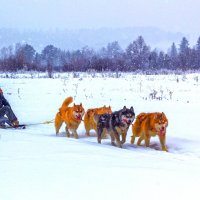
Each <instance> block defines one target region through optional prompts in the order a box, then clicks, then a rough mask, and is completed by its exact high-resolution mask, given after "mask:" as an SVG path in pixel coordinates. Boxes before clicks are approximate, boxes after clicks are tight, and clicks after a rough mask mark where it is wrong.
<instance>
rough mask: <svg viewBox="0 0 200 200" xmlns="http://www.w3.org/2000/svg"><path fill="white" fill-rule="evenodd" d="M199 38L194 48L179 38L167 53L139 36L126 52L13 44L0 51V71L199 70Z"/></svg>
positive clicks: (116, 47)
mask: <svg viewBox="0 0 200 200" xmlns="http://www.w3.org/2000/svg"><path fill="white" fill-rule="evenodd" d="M199 69H200V37H199V38H198V40H197V43H196V45H195V46H194V47H192V48H191V47H190V46H189V41H188V40H187V39H186V38H185V37H183V38H182V40H181V41H180V44H179V46H178V47H176V45H175V43H172V45H171V47H169V51H168V52H163V51H158V50H156V49H154V50H151V47H150V46H148V45H147V44H146V43H145V41H144V39H143V37H142V36H139V37H138V38H137V39H136V40H134V41H133V42H131V43H130V44H129V45H128V46H127V48H126V49H124V50H123V49H122V48H121V47H120V45H119V43H118V42H117V41H114V42H111V43H108V44H107V46H106V47H102V48H101V49H99V50H96V51H95V50H94V49H91V48H89V47H88V46H86V47H83V48H82V49H78V50H73V51H63V50H61V49H59V48H57V47H55V46H53V45H47V46H46V47H45V48H44V49H43V50H42V51H41V53H38V52H36V50H35V49H34V48H33V47H32V46H31V45H29V44H20V43H18V44H16V45H14V46H9V47H3V48H1V50H0V71H1V72H15V71H18V70H23V71H32V70H35V71H48V72H53V71H59V72H71V71H74V72H88V71H96V72H102V71H113V72H118V71H121V72H136V71H141V72H155V71H160V70H170V71H176V70H182V71H187V70H199Z"/></svg>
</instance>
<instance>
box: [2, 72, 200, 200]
mask: <svg viewBox="0 0 200 200" xmlns="http://www.w3.org/2000/svg"><path fill="white" fill-rule="evenodd" d="M0 77H1V78H0V87H1V88H2V89H3V91H4V96H5V97H6V98H7V100H8V101H9V102H10V104H11V105H12V108H13V110H14V112H15V113H16V115H17V116H18V119H19V121H20V122H21V123H24V124H37V125H30V126H27V128H26V129H25V130H10V129H7V130H4V129H0V199H1V200H79V199H80V200H108V199H109V200H111V199H128V200H129V199H130V200H133V199H154V200H157V199H159V200H160V199H162V200H163V199H168V200H170V199H174V200H175V199H176V200H179V199H181V200H183V199H187V200H188V199H193V200H194V199H199V192H198V191H199V185H200V129H199V123H200V117H199V116H200V115H199V113H200V75H199V74H188V75H132V74H120V76H119V77H118V78H117V77H116V75H109V74H104V75H100V74H90V75H88V74H57V75H55V78H54V79H49V78H45V77H43V76H42V75H41V76H40V75H39V74H35V75H34V74H32V75H24V74H19V75H18V76H12V77H11V78H4V77H5V76H4V75H3V74H2V75H1V76H0ZM16 77H17V78H16ZM68 96H72V97H73V98H74V102H75V103H76V104H79V103H81V102H82V104H83V106H84V108H85V110H87V109H88V108H93V107H99V106H103V105H107V106H108V105H110V106H111V107H112V110H113V111H115V110H119V109H121V108H122V107H123V106H124V105H126V106H127V107H130V106H133V107H134V109H135V113H136V115H137V114H139V113H140V112H155V111H158V112H162V111H163V112H165V114H166V116H167V117H168V119H169V126H168V129H167V141H166V144H167V147H168V150H169V152H168V153H166V152H162V151H160V144H159V141H158V138H156V137H154V138H152V139H151V145H150V148H146V147H144V146H140V147H138V146H136V145H130V136H131V129H129V131H128V137H127V142H126V143H125V145H124V146H123V149H120V148H117V147H113V146H111V145H110V139H106V140H102V144H98V143H97V139H96V136H95V133H94V131H93V132H92V134H91V135H92V136H91V137H86V136H85V130H84V126H83V123H81V125H80V127H79V129H78V134H79V136H80V138H79V139H78V140H76V139H73V138H67V137H65V134H64V126H63V127H62V129H61V135H60V137H56V136H55V130H54V126H53V124H38V123H42V122H44V121H47V120H52V119H53V118H54V117H55V114H56V112H57V110H58V108H59V107H60V106H61V104H62V102H63V100H64V99H65V98H66V97H68Z"/></svg>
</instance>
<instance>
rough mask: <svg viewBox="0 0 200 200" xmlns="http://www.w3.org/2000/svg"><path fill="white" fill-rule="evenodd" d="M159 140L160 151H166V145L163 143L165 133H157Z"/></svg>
mask: <svg viewBox="0 0 200 200" xmlns="http://www.w3.org/2000/svg"><path fill="white" fill-rule="evenodd" d="M158 137H159V140H160V144H161V147H162V151H167V152H168V150H167V148H166V145H165V138H166V137H165V135H159V136H158Z"/></svg>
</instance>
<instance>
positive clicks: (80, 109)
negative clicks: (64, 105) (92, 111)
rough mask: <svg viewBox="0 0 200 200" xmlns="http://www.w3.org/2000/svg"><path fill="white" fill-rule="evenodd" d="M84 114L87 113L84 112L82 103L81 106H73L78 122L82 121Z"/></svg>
mask: <svg viewBox="0 0 200 200" xmlns="http://www.w3.org/2000/svg"><path fill="white" fill-rule="evenodd" d="M84 113H85V110H84V108H83V106H82V103H81V104H80V105H76V104H74V106H73V115H74V118H75V119H76V120H82V117H83V115H84Z"/></svg>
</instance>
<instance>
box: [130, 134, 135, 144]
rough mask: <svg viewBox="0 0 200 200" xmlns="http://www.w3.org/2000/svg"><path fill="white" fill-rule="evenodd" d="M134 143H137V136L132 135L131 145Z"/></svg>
mask: <svg viewBox="0 0 200 200" xmlns="http://www.w3.org/2000/svg"><path fill="white" fill-rule="evenodd" d="M134 142H135V135H132V136H131V144H134Z"/></svg>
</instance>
